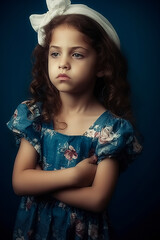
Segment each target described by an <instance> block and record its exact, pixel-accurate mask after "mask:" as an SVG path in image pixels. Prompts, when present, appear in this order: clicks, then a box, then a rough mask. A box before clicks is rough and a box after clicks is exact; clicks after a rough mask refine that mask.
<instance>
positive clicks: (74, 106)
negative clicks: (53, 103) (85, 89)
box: [60, 93, 97, 114]
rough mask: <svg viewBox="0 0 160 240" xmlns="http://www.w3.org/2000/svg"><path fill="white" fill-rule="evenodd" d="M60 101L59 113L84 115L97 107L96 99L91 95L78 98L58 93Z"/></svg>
mask: <svg viewBox="0 0 160 240" xmlns="http://www.w3.org/2000/svg"><path fill="white" fill-rule="evenodd" d="M60 97H61V101H62V109H61V113H64V114H65V113H67V114H73V113H74V114H77V113H78V114H84V113H86V112H88V110H91V109H93V107H94V106H95V105H97V99H96V98H95V97H94V96H93V95H85V96H84V95H83V96H81V97H80V96H78V95H77V94H75V95H73V94H72V95H71V94H67V93H60Z"/></svg>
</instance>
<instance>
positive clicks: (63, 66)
mask: <svg viewBox="0 0 160 240" xmlns="http://www.w3.org/2000/svg"><path fill="white" fill-rule="evenodd" d="M60 68H61V69H66V70H69V69H70V63H69V59H68V57H66V56H65V57H63V58H62V59H61V61H60V62H59V69H60Z"/></svg>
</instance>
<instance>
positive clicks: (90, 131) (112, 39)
mask: <svg viewBox="0 0 160 240" xmlns="http://www.w3.org/2000/svg"><path fill="white" fill-rule="evenodd" d="M47 5H48V8H49V11H48V12H47V13H46V14H43V15H32V16H31V17H30V21H31V24H32V26H33V28H34V29H35V30H36V31H37V32H38V43H39V44H38V45H37V47H36V49H35V51H34V56H35V62H34V67H33V81H32V83H31V86H30V90H31V93H32V99H31V100H29V101H25V102H23V103H21V104H20V105H19V106H18V108H17V110H16V111H15V113H14V115H13V116H12V118H11V120H10V121H9V122H8V127H9V128H10V129H11V130H12V131H13V132H14V134H15V136H16V140H17V143H20V147H19V151H18V154H17V157H16V160H15V165H14V170H13V188H14V190H15V193H16V194H18V195H23V197H22V201H21V204H20V207H19V210H18V214H17V220H16V224H15V231H14V239H25V240H27V239H34V240H35V239H40V240H42V239H43V240H46V239H52V240H53V239H56V240H65V239H68V240H72V239H77V240H78V239H93V240H96V239H105V240H107V239H109V230H108V219H107V210H106V207H107V205H108V203H109V200H110V198H111V196H112V193H113V190H114V188H115V185H116V182H117V179H118V176H119V173H120V172H121V171H122V170H124V169H125V168H126V167H127V166H128V164H129V163H130V162H131V161H132V160H133V158H134V157H135V156H136V155H137V154H138V153H140V151H141V146H140V145H139V144H138V142H137V140H136V137H135V133H134V129H133V127H132V125H131V123H130V122H132V114H131V108H130V102H129V85H128V83H127V80H126V75H127V67H126V63H125V60H124V58H123V56H122V54H121V52H120V49H119V47H120V44H119V38H118V36H117V34H116V32H115V30H114V28H113V27H112V25H111V24H110V23H109V22H108V20H107V19H105V18H104V17H103V16H102V15H100V14H99V13H97V12H95V11H94V10H93V9H90V8H88V7H87V6H85V5H79V4H76V5H71V3H70V1H67V0H66V1H65V0H58V1H56V0H53V1H51V0H50V1H49V0H48V1H47ZM129 121H130V122H129Z"/></svg>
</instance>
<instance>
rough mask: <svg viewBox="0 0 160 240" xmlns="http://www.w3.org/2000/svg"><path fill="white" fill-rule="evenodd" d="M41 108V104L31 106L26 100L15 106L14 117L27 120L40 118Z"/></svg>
mask: <svg viewBox="0 0 160 240" xmlns="http://www.w3.org/2000/svg"><path fill="white" fill-rule="evenodd" d="M41 108H42V103H41V102H36V103H33V104H32V103H31V101H30V100H26V101H23V102H22V103H20V104H19V105H18V106H17V108H16V110H15V112H14V115H15V116H17V115H18V116H19V117H23V118H24V117H26V118H27V119H29V120H35V119H36V118H37V117H40V116H41Z"/></svg>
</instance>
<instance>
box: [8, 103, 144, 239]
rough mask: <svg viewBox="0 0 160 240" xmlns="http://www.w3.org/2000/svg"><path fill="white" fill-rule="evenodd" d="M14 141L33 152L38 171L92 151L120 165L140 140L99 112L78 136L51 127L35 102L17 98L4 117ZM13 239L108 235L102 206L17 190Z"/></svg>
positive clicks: (122, 123)
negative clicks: (24, 142)
mask: <svg viewBox="0 0 160 240" xmlns="http://www.w3.org/2000/svg"><path fill="white" fill-rule="evenodd" d="M7 126H8V127H9V129H11V130H12V131H13V132H14V134H15V137H16V142H17V143H18V144H19V143H20V139H21V138H22V137H24V138H25V139H27V140H28V141H29V142H30V143H31V144H32V146H33V147H34V148H35V149H36V151H37V152H38V153H39V156H40V157H39V164H40V165H41V167H42V168H43V170H44V171H48V170H58V169H64V168H70V167H74V166H76V164H77V163H79V162H80V161H82V160H83V159H85V158H87V157H89V156H91V155H93V154H96V155H97V156H98V163H97V164H99V162H101V161H102V160H103V159H104V158H106V157H109V158H111V157H113V158H116V159H117V161H119V162H120V167H121V170H124V169H125V168H126V167H127V166H128V164H129V163H130V162H132V161H133V159H134V158H135V156H136V155H137V154H138V153H140V151H141V146H140V145H139V143H138V142H137V140H136V137H135V135H134V130H133V128H132V126H131V124H130V123H129V122H128V121H126V120H124V119H121V118H117V117H115V116H114V115H113V114H112V113H111V112H110V111H106V112H104V113H103V114H102V115H101V116H100V117H99V118H98V119H97V120H96V121H95V122H94V124H93V125H92V126H91V127H90V128H89V129H88V130H87V131H86V132H85V133H84V134H83V135H81V136H68V135H64V134H61V133H58V132H56V131H55V130H54V126H53V123H44V122H42V121H41V104H40V103H36V104H35V105H33V106H32V107H30V108H28V106H27V102H23V103H21V104H20V105H19V106H18V107H17V109H16V110H15V112H14V115H13V116H12V118H11V120H10V121H9V122H8V123H7ZM14 239H17V240H20V239H21V240H29V239H34V240H54V239H55V240H65V239H66V240H67V239H68V240H74V239H75V240H80V239H83V240H84V239H88V240H98V239H100V240H102V239H104V240H108V239H109V234H108V220H107V211H104V212H103V213H93V212H89V211H86V210H83V209H78V208H75V207H72V206H68V205H66V204H64V203H63V202H60V201H57V200H55V199H53V198H51V197H50V196H49V195H46V196H45V195H44V196H41V197H40V196H39V197H37V196H23V197H22V200H21V203H20V206H19V210H18V213H17V219H16V223H15V230H14Z"/></svg>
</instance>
